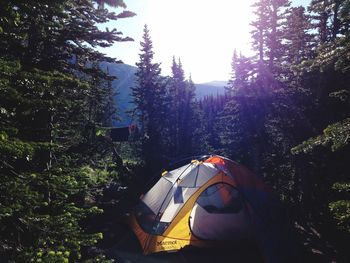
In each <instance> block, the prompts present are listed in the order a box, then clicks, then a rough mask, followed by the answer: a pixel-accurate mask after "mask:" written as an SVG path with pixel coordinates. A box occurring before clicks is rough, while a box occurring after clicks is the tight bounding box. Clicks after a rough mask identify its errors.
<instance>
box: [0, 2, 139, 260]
mask: <svg viewBox="0 0 350 263" xmlns="http://www.w3.org/2000/svg"><path fill="white" fill-rule="evenodd" d="M102 2H104V3H106V4H109V5H112V6H115V7H117V6H121V7H125V3H124V2H123V1H83V2H81V1H67V0H62V1H55V2H51V1H30V2H28V1H16V2H13V1H3V2H2V8H1V10H0V28H1V32H0V225H1V227H0V258H1V260H2V261H5V262H7V261H9V262H79V261H82V260H83V259H84V260H86V259H89V258H91V260H100V261H105V259H104V258H103V255H97V254H96V253H95V254H91V253H90V254H87V253H86V251H87V248H88V247H90V248H93V247H95V246H96V244H97V243H98V241H99V240H101V239H103V235H102V233H93V232H92V233H90V232H89V231H87V228H86V225H85V223H84V222H86V219H88V218H91V217H92V216H97V215H99V214H101V213H103V210H102V209H101V208H100V207H99V206H98V203H97V199H98V198H99V197H100V196H101V195H102V191H103V188H104V186H105V185H107V184H109V183H110V182H111V181H112V180H118V172H117V170H118V167H115V165H114V166H113V165H110V164H113V163H114V159H113V158H114V157H113V153H112V149H113V147H114V146H113V145H112V144H111V142H110V141H108V140H107V139H106V138H105V137H104V136H101V135H102V134H98V132H96V131H97V129H96V127H98V126H106V125H110V123H111V120H112V118H114V116H113V115H114V114H115V109H114V108H113V105H111V98H112V95H113V94H112V93H111V92H112V90H111V85H110V81H111V80H112V78H110V77H109V76H108V75H107V74H105V73H103V72H102V71H101V70H100V69H99V68H98V67H97V66H96V65H98V62H95V63H93V66H92V67H91V66H90V64H87V63H86V62H87V61H98V60H99V59H106V60H109V61H112V60H111V59H108V58H105V56H104V55H102V54H101V53H99V52H97V51H96V50H94V49H92V48H91V47H97V46H100V47H106V46H110V45H112V44H113V42H114V41H126V40H129V38H127V37H123V36H122V34H121V32H118V31H116V30H111V31H109V30H107V31H101V30H99V29H98V27H97V26H96V23H104V22H108V21H110V20H117V19H119V18H123V17H129V16H132V15H134V14H133V13H132V12H122V13H121V14H119V15H118V14H115V13H112V12H109V11H108V10H107V9H104V8H103V5H102V4H103V3H102ZM96 3H97V4H98V5H99V6H97V5H96ZM109 166H110V167H113V168H114V170H112V169H110V168H108V167H109ZM107 168H108V169H107ZM105 262H106V261H105Z"/></svg>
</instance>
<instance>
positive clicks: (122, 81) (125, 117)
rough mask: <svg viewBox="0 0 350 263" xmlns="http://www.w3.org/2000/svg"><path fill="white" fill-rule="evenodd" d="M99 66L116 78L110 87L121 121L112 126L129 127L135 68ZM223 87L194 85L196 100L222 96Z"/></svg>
mask: <svg viewBox="0 0 350 263" xmlns="http://www.w3.org/2000/svg"><path fill="white" fill-rule="evenodd" d="M100 66H101V68H102V69H103V70H104V71H107V68H108V71H109V74H110V75H111V76H115V77H117V79H115V80H114V81H113V82H112V86H113V90H114V93H115V96H114V100H115V103H116V105H117V109H118V115H119V116H120V118H121V120H119V121H116V122H114V123H113V125H114V126H116V127H122V126H127V125H130V124H131V123H132V122H133V121H134V120H133V119H132V116H131V115H132V114H130V113H129V114H128V113H127V112H128V111H132V110H133V106H134V105H133V103H132V95H131V93H132V91H131V88H132V87H133V86H135V85H136V77H135V73H136V71H137V68H136V67H134V66H130V65H127V64H121V63H109V62H102V63H101V64H100ZM225 85H226V82H225V81H212V82H208V83H202V84H195V87H196V98H197V99H202V98H204V97H205V96H209V95H214V96H216V95H217V94H219V95H220V94H224V92H225V88H224V86H225Z"/></svg>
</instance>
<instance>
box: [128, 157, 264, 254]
mask: <svg viewBox="0 0 350 263" xmlns="http://www.w3.org/2000/svg"><path fill="white" fill-rule="evenodd" d="M270 202H271V191H270V188H269V187H267V186H266V185H265V184H264V183H263V181H262V180H261V179H260V177H258V176H256V175H254V174H253V173H251V172H250V171H249V170H247V169H246V168H244V167H242V166H240V165H238V164H237V163H235V162H233V161H231V160H229V159H227V158H224V157H220V156H211V157H209V158H208V159H206V160H202V161H199V160H193V161H192V162H191V163H189V164H187V165H184V166H182V167H180V168H177V169H175V170H173V171H169V172H164V173H163V174H162V177H161V178H160V179H159V181H158V182H157V183H156V184H155V185H154V186H153V187H152V188H151V189H150V190H149V191H148V192H147V193H146V194H145V195H143V196H142V197H141V200H140V203H139V205H138V206H137V207H136V208H135V210H134V211H133V212H132V213H131V214H130V215H129V218H128V223H129V225H130V226H131V228H132V230H133V231H134V233H135V234H136V236H137V238H138V240H139V242H140V244H141V246H142V249H143V252H144V254H150V253H156V252H161V251H177V250H179V249H181V248H184V247H186V246H197V247H208V246H213V245H214V246H215V245H218V244H222V243H223V242H226V243H227V241H240V240H243V239H249V238H251V237H252V236H253V235H254V234H255V233H254V232H255V231H256V229H257V227H258V228H259V225H260V226H261V225H262V223H261V220H262V219H261V218H262V217H260V216H259V215H261V212H262V210H264V209H265V208H266V207H267V206H266V204H267V203H270ZM265 210H266V211H265V212H267V213H268V214H269V213H270V211H271V210H269V209H265ZM265 214H266V213H265ZM263 218H265V219H266V216H265V217H263Z"/></svg>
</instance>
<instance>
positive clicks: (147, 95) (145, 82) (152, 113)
mask: <svg viewBox="0 0 350 263" xmlns="http://www.w3.org/2000/svg"><path fill="white" fill-rule="evenodd" d="M143 32H144V33H143V41H142V42H141V54H140V61H139V62H138V63H136V65H137V67H138V70H137V73H136V77H137V86H135V87H133V88H132V95H133V98H134V103H135V105H136V109H137V115H138V118H139V121H140V123H141V125H142V130H143V132H144V134H145V140H144V143H143V152H144V156H145V158H146V161H147V163H148V164H149V165H152V164H153V163H155V160H158V161H159V159H160V158H161V153H162V151H161V150H160V149H162V147H163V146H162V145H161V140H160V135H161V133H162V130H163V129H162V124H163V123H164V120H165V114H166V112H167V108H166V88H165V83H164V79H163V77H162V76H161V75H160V74H161V68H160V65H159V64H158V63H154V62H153V56H154V52H153V44H152V40H151V37H150V34H149V30H148V27H147V25H145V27H144V31H143ZM157 153H158V154H157Z"/></svg>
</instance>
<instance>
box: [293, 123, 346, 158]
mask: <svg viewBox="0 0 350 263" xmlns="http://www.w3.org/2000/svg"><path fill="white" fill-rule="evenodd" d="M349 142H350V119H349V118H347V119H345V120H343V121H341V122H337V123H334V124H332V125H329V126H328V127H327V128H326V129H324V130H323V135H320V136H317V137H315V138H311V139H309V140H307V141H305V142H303V143H302V144H300V145H298V146H296V147H294V148H292V153H293V154H298V153H301V152H304V153H309V152H311V151H312V150H313V149H314V148H315V147H317V146H330V148H331V150H332V151H333V152H334V151H338V150H340V149H341V148H343V147H345V146H346V145H348V144H349Z"/></svg>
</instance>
